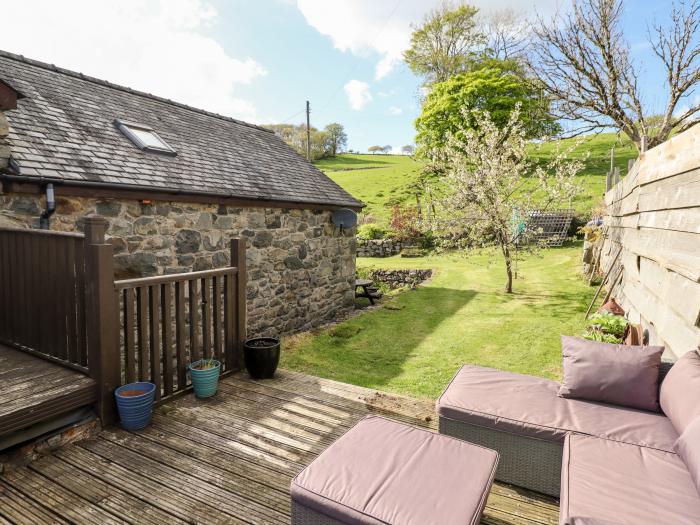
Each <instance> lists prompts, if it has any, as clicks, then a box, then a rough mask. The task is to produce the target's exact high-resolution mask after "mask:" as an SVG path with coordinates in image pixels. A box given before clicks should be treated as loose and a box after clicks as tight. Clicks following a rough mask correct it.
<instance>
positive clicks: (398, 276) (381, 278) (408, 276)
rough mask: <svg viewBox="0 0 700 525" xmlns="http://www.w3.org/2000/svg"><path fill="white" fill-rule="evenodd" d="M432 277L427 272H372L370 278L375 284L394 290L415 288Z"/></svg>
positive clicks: (429, 272)
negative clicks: (382, 284) (408, 287)
mask: <svg viewBox="0 0 700 525" xmlns="http://www.w3.org/2000/svg"><path fill="white" fill-rule="evenodd" d="M432 275H433V271H432V270H430V269H428V270H372V271H371V272H370V277H371V278H372V280H373V281H375V282H382V283H385V284H386V285H387V286H388V287H389V288H392V289H396V288H402V287H404V286H410V287H411V288H415V287H416V286H418V285H419V284H420V283H422V282H423V281H427V280H428V279H430V278H431V277H432Z"/></svg>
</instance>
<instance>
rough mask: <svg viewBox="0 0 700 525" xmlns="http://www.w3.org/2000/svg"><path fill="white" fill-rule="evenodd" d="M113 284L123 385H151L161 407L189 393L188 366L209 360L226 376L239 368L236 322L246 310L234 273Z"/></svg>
mask: <svg viewBox="0 0 700 525" xmlns="http://www.w3.org/2000/svg"><path fill="white" fill-rule="evenodd" d="M234 243H237V240H236V241H234ZM114 284H115V288H116V293H117V301H118V302H119V307H120V310H121V312H120V319H121V322H120V331H121V333H120V346H121V352H120V354H121V364H120V368H121V371H122V382H125V383H130V382H133V381H151V382H153V383H155V385H156V400H157V401H159V400H161V399H165V398H168V397H169V396H172V395H173V394H177V393H179V392H182V391H187V390H189V388H190V382H189V380H188V377H187V364H188V363H191V362H194V361H197V360H199V359H202V358H213V359H216V360H218V361H220V362H221V371H222V373H224V374H226V373H229V372H231V371H233V370H237V369H239V368H240V347H241V345H242V341H243V337H244V334H243V333H242V331H241V329H240V327H239V325H238V323H236V320H237V319H238V318H239V317H240V314H241V310H243V309H244V308H245V296H244V294H243V293H239V290H241V291H242V292H244V291H245V290H244V289H242V287H241V286H240V285H239V270H238V268H235V267H229V268H220V269H216V270H208V271H203V272H192V273H183V274H175V275H168V276H158V277H145V278H142V279H128V280H123V281H117V282H116V283H114ZM243 288H244V287H243Z"/></svg>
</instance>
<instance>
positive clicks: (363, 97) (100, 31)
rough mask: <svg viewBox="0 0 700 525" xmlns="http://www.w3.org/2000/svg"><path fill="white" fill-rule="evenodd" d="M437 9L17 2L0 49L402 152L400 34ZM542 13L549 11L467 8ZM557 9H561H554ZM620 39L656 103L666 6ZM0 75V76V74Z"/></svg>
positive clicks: (643, 15) (353, 0)
mask: <svg viewBox="0 0 700 525" xmlns="http://www.w3.org/2000/svg"><path fill="white" fill-rule="evenodd" d="M438 1H439V0H296V1H293V0H256V1H250V0H121V1H120V2H111V1H106V0H104V1H103V0H64V1H62V2H55V1H49V0H24V1H23V2H13V3H11V4H10V5H7V6H4V7H3V10H4V13H5V16H4V17H3V18H4V23H3V31H2V32H0V48H1V49H4V50H8V51H13V52H17V53H21V54H24V55H26V56H28V57H31V58H36V59H39V60H44V61H48V62H52V63H55V64H57V65H60V66H63V67H66V68H69V69H74V70H77V71H81V72H83V73H86V74H89V75H94V76H97V77H99V78H104V79H107V80H111V81H113V82H116V83H120V84H124V85H128V86H131V87H134V88H136V89H142V90H145V91H148V92H152V93H155V94H159V95H162V96H166V97H169V98H172V99H175V100H178V101H181V102H185V103H188V104H191V105H193V106H197V107H203V108H206V109H210V110H213V111H217V112H219V113H222V114H226V115H230V116H235V117H238V118H242V119H244V120H248V121H253V122H257V123H263V124H264V123H272V122H282V121H285V120H286V121H288V122H293V123H299V122H302V120H303V118H304V115H303V108H304V103H305V101H306V100H307V99H308V100H310V102H311V107H312V114H311V121H312V125H314V126H317V127H323V126H324V125H326V124H327V123H329V122H340V123H342V124H343V125H345V127H346V129H347V132H348V135H349V139H350V140H349V146H350V147H351V148H353V149H358V150H361V151H366V149H367V147H369V146H371V145H373V144H380V145H386V144H391V145H392V146H394V147H395V148H397V149H398V148H399V147H400V146H402V145H404V144H410V143H412V142H413V136H414V130H413V121H414V119H415V118H416V116H417V115H418V112H419V103H418V89H419V86H420V81H419V79H417V78H416V77H414V76H413V74H412V73H411V72H410V71H409V70H408V68H407V67H406V66H405V65H404V64H403V63H402V62H401V60H400V56H401V52H402V51H403V49H405V47H406V45H407V42H408V38H409V36H410V24H411V23H417V22H419V21H420V19H421V18H422V16H423V15H424V13H425V12H426V11H427V10H429V9H430V8H431V7H432V6H434V5H435V4H436V3H437V2H438ZM473 3H474V4H475V5H477V6H480V7H482V8H484V9H487V10H488V9H498V8H503V7H513V8H515V9H519V10H521V11H523V12H533V10H535V9H536V10H537V12H539V13H542V14H544V15H548V14H551V13H552V12H553V10H554V9H555V8H556V6H557V4H558V3H559V2H558V1H557V0H519V1H508V0H488V1H487V0H474V2H473ZM563 4H564V5H568V2H563ZM627 4H628V7H627V11H626V15H625V33H626V35H627V37H628V39H629V41H630V43H631V46H632V51H633V55H634V58H635V60H636V61H637V62H638V63H639V65H640V66H641V67H642V71H643V72H642V77H641V80H642V82H641V84H642V86H643V89H644V94H645V97H646V100H647V101H648V103H649V105H650V106H652V107H654V108H659V107H660V106H661V105H662V104H663V102H664V91H663V89H664V88H663V76H662V74H661V73H662V72H661V70H660V68H659V67H658V61H657V60H656V58H655V57H653V56H652V54H651V50H650V49H649V47H648V45H647V44H646V43H645V42H646V36H645V33H646V20H653V19H654V17H658V19H659V20H660V21H665V20H666V19H665V17H666V16H667V13H668V11H669V6H670V4H671V0H656V1H652V0H634V1H631V0H629V1H628V2H627ZM0 76H1V72H0Z"/></svg>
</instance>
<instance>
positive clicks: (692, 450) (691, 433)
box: [673, 416, 700, 494]
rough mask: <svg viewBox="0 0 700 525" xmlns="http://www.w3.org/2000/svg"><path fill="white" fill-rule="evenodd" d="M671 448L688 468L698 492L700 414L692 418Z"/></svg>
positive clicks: (699, 487)
mask: <svg viewBox="0 0 700 525" xmlns="http://www.w3.org/2000/svg"><path fill="white" fill-rule="evenodd" d="M673 448H674V450H675V451H676V454H678V455H679V456H680V458H681V459H682V460H683V463H685V466H686V467H687V468H688V472H690V477H692V478H693V483H695V488H696V489H697V491H698V494H700V416H698V417H696V418H695V419H693V421H692V422H691V423H690V425H688V427H687V428H686V429H685V431H684V432H683V433H682V434H681V436H680V437H679V438H678V441H676V444H675V446H674V447H673Z"/></svg>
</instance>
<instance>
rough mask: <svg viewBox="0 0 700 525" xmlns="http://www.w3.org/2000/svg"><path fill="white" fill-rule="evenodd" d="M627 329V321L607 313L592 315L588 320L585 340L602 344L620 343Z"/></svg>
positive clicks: (584, 335)
mask: <svg viewBox="0 0 700 525" xmlns="http://www.w3.org/2000/svg"><path fill="white" fill-rule="evenodd" d="M625 328H627V319H625V318H624V317H622V316H621V315H613V314H609V313H600V314H593V315H592V316H591V317H590V319H589V320H588V323H587V327H586V332H585V333H584V334H583V337H584V338H585V339H590V340H592V341H602V342H603V343H621V342H622V337H623V335H624V334H625Z"/></svg>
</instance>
